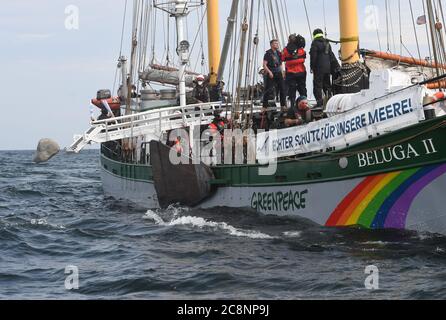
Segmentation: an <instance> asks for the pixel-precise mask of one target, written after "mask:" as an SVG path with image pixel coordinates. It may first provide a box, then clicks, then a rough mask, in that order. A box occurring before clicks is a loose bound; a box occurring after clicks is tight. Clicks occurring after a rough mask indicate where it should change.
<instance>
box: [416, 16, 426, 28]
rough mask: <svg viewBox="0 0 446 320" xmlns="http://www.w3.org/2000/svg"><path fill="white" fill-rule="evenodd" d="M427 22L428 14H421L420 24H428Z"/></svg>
mask: <svg viewBox="0 0 446 320" xmlns="http://www.w3.org/2000/svg"><path fill="white" fill-rule="evenodd" d="M426 23H427V20H426V16H425V15H424V16H421V17H418V19H417V24H418V25H419V26H421V25H423V24H426Z"/></svg>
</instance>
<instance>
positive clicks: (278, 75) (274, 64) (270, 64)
mask: <svg viewBox="0 0 446 320" xmlns="http://www.w3.org/2000/svg"><path fill="white" fill-rule="evenodd" d="M270 44H271V49H270V50H268V51H267V52H266V53H265V56H264V57H263V69H264V70H265V74H266V75H265V94H264V96H263V107H265V108H267V107H268V101H269V100H270V99H271V98H273V99H275V95H274V92H275V89H276V90H278V93H279V96H280V105H281V107H282V108H283V109H285V108H286V93H285V82H284V79H283V70H282V53H281V52H280V50H279V41H278V40H271V42H270Z"/></svg>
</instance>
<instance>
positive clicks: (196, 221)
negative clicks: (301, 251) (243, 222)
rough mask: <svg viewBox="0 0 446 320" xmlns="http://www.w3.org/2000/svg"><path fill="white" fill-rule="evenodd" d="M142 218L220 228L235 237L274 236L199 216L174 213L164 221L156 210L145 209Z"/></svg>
mask: <svg viewBox="0 0 446 320" xmlns="http://www.w3.org/2000/svg"><path fill="white" fill-rule="evenodd" d="M143 218H144V219H149V220H153V221H155V223H156V224H158V225H161V226H180V225H190V226H193V227H197V228H200V229H203V228H212V229H216V230H222V231H225V232H227V233H228V234H229V235H231V236H235V237H245V238H250V239H274V237H272V236H270V235H268V234H265V233H261V232H258V231H251V230H242V229H238V228H235V227H233V226H231V225H229V224H227V223H226V222H215V221H209V220H206V219H204V218H201V217H192V216H181V217H175V215H174V218H173V219H172V220H171V221H169V222H165V221H164V220H163V219H162V218H161V217H160V216H159V215H158V214H157V213H156V212H154V211H152V210H149V211H147V213H146V214H145V215H144V217H143Z"/></svg>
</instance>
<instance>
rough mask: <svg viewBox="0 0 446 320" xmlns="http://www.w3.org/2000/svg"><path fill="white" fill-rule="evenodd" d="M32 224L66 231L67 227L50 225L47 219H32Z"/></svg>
mask: <svg viewBox="0 0 446 320" xmlns="http://www.w3.org/2000/svg"><path fill="white" fill-rule="evenodd" d="M30 222H31V224H32V225H39V226H50V227H52V228H55V229H65V226H63V225H58V224H52V223H49V222H48V221H47V220H46V219H31V221H30Z"/></svg>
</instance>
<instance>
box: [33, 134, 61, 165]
mask: <svg viewBox="0 0 446 320" xmlns="http://www.w3.org/2000/svg"><path fill="white" fill-rule="evenodd" d="M59 151H60V147H59V145H58V144H57V142H55V141H53V140H51V139H41V140H40V141H39V144H38V145H37V150H36V152H35V153H34V156H33V161H34V162H35V163H42V162H47V161H48V160H50V159H51V158H52V157H54V156H55V155H56V154H58V153H59Z"/></svg>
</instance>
